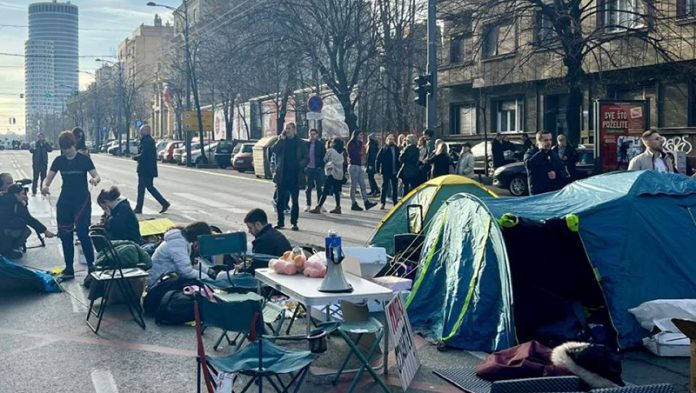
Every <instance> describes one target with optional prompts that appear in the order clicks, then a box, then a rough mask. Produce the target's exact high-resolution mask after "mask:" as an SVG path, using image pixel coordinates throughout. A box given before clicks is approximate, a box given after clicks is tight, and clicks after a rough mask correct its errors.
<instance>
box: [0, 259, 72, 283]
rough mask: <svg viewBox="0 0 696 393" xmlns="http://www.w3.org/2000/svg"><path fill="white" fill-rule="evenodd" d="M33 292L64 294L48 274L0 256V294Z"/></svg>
mask: <svg viewBox="0 0 696 393" xmlns="http://www.w3.org/2000/svg"><path fill="white" fill-rule="evenodd" d="M15 291H33V292H62V291H63V289H62V288H61V287H60V285H59V284H58V283H57V282H56V280H55V279H54V278H53V276H51V275H50V274H48V273H44V272H41V271H37V270H30V269H27V268H26V267H24V266H21V265H18V264H16V263H14V262H12V261H11V260H9V259H7V258H4V257H2V256H0V292H15Z"/></svg>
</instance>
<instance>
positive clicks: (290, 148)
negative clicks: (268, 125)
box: [272, 123, 307, 231]
mask: <svg viewBox="0 0 696 393" xmlns="http://www.w3.org/2000/svg"><path fill="white" fill-rule="evenodd" d="M272 150H273V153H275V155H276V157H277V158H276V162H277V163H276V172H275V176H274V177H273V181H274V182H275V184H276V186H278V224H277V225H276V229H282V228H284V227H285V209H287V208H288V201H290V200H291V199H292V209H291V210H290V223H291V224H292V230H293V231H299V230H300V228H299V227H298V226H297V219H298V218H299V216H300V207H299V205H298V203H299V198H300V190H301V189H304V188H305V183H306V180H307V179H306V178H305V175H304V169H305V167H306V166H307V144H306V143H304V141H302V140H301V139H300V138H299V137H298V136H297V128H296V127H295V123H288V124H287V125H285V130H283V132H282V133H281V134H280V135H279V138H278V141H277V142H276V143H275V145H273V149H272Z"/></svg>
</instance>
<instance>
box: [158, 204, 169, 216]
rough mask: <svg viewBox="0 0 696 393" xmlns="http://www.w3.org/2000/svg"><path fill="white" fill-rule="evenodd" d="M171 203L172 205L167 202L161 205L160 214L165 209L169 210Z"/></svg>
mask: <svg viewBox="0 0 696 393" xmlns="http://www.w3.org/2000/svg"><path fill="white" fill-rule="evenodd" d="M171 205H172V204H171V203H167V204H166V205H162V210H160V214H162V213H164V212H166V211H167V210H169V207H170V206H171Z"/></svg>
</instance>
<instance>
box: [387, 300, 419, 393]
mask: <svg viewBox="0 0 696 393" xmlns="http://www.w3.org/2000/svg"><path fill="white" fill-rule="evenodd" d="M385 313H386V316H387V325H388V326H389V334H390V337H391V339H392V340H393V343H394V358H395V359H396V369H397V370H398V372H399V382H401V387H402V388H403V389H404V392H405V391H406V390H408V386H409V385H410V384H411V381H413V378H414V377H415V376H416V373H417V372H418V369H419V368H420V360H418V353H417V352H416V343H415V341H414V340H413V330H411V323H410V322H409V320H408V314H406V309H405V308H404V305H403V303H402V302H401V297H400V296H398V295H397V296H395V297H394V299H392V301H390V302H389V303H388V304H387V307H386V309H385Z"/></svg>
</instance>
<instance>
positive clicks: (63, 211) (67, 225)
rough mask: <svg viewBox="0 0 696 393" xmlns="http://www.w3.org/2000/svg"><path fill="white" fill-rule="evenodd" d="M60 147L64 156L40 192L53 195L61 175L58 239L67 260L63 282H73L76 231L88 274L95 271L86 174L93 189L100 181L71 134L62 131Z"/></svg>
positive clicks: (92, 165) (57, 216)
mask: <svg viewBox="0 0 696 393" xmlns="http://www.w3.org/2000/svg"><path fill="white" fill-rule="evenodd" d="M58 146H59V147H60V153H61V155H60V156H58V157H56V158H55V159H54V160H53V163H51V168H50V170H49V171H48V175H47V176H46V181H45V182H44V184H43V188H42V189H41V193H42V194H43V195H49V194H50V187H51V184H52V183H53V179H54V178H55V176H56V174H57V173H58V172H60V174H61V177H62V178H63V185H62V187H61V190H60V195H59V196H58V203H57V206H56V221H57V223H58V237H59V238H60V240H61V243H62V245H63V257H64V259H65V270H63V274H62V276H61V279H62V280H71V279H73V278H75V270H74V269H73V262H74V259H75V245H74V244H73V233H74V232H77V238H78V239H79V240H80V245H81V246H82V252H83V254H84V255H85V260H86V261H87V269H88V271H90V272H91V271H93V270H94V248H93V247H92V240H91V239H90V238H89V226H90V224H91V222H90V220H91V216H92V201H91V199H92V197H91V195H90V193H89V188H88V186H87V174H89V176H90V177H91V179H89V183H90V184H92V185H93V186H96V185H97V184H99V182H100V181H101V178H100V177H99V174H98V173H97V170H96V168H95V167H94V163H93V162H92V159H91V158H89V157H88V156H86V155H84V154H82V153H78V152H77V149H76V147H75V136H74V135H73V133H72V132H70V131H63V132H62V133H61V134H60V136H59V137H58Z"/></svg>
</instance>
